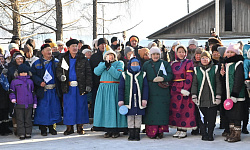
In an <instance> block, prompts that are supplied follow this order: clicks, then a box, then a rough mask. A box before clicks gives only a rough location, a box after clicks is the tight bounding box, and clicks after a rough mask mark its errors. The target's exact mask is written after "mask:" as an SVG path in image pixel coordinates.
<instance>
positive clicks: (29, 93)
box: [9, 64, 37, 140]
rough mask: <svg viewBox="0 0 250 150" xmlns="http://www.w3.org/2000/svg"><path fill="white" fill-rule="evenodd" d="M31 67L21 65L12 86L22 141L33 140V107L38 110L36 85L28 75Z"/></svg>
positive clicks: (12, 98)
mask: <svg viewBox="0 0 250 150" xmlns="http://www.w3.org/2000/svg"><path fill="white" fill-rule="evenodd" d="M28 72H29V67H28V66H27V65H25V64H21V65H20V66H19V67H18V75H19V76H17V77H16V79H14V80H13V81H12V82H11V85H10V91H11V93H10V95H9V97H10V100H11V102H12V103H15V111H16V119H17V134H18V135H19V136H20V139H21V140H23V139H25V138H31V132H32V118H31V115H32V107H33V108H36V106H37V98H36V96H35V94H34V93H33V90H34V83H33V81H32V80H31V79H30V76H29V75H28Z"/></svg>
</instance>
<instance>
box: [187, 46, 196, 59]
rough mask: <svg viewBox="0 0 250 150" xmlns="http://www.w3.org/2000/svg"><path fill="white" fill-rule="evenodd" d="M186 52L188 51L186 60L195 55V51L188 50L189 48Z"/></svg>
mask: <svg viewBox="0 0 250 150" xmlns="http://www.w3.org/2000/svg"><path fill="white" fill-rule="evenodd" d="M187 50H188V53H187V59H192V58H193V57H194V55H195V51H196V49H189V48H188V47H187Z"/></svg>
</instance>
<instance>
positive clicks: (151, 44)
mask: <svg viewBox="0 0 250 150" xmlns="http://www.w3.org/2000/svg"><path fill="white" fill-rule="evenodd" d="M153 44H155V45H156V46H157V44H156V43H155V42H150V43H148V49H151V48H152V46H153Z"/></svg>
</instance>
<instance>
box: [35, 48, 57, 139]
mask: <svg viewBox="0 0 250 150" xmlns="http://www.w3.org/2000/svg"><path fill="white" fill-rule="evenodd" d="M41 52H42V57H40V59H38V60H36V61H35V62H34V63H33V65H32V68H31V72H32V79H33V81H34V84H35V86H36V89H37V90H36V95H37V99H38V103H37V109H36V111H35V118H34V124H38V125H39V128H40V130H41V135H42V136H47V127H48V128H49V133H51V134H52V135H56V134H57V131H56V130H55V126H54V127H53V124H55V123H59V122H61V121H62V117H61V103H60V100H59V97H60V96H61V94H60V91H59V88H60V85H59V84H60V83H59V81H58V80H57V78H56V67H57V64H58V60H57V59H55V58H54V57H53V56H52V50H51V47H50V45H49V44H43V45H42V46H41Z"/></svg>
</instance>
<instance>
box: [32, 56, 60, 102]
mask: <svg viewBox="0 0 250 150" xmlns="http://www.w3.org/2000/svg"><path fill="white" fill-rule="evenodd" d="M50 61H52V70H53V73H54V76H55V84H56V91H57V95H58V97H61V92H60V82H59V81H58V79H57V78H56V67H57V64H58V60H57V59H56V58H54V57H52V59H51V60H50ZM31 72H32V80H33V81H34V84H35V91H36V95H37V99H43V97H44V87H41V86H40V85H41V83H42V82H44V80H43V76H44V74H45V66H44V59H43V57H40V58H39V59H38V60H37V61H35V62H34V63H33V65H32V68H31Z"/></svg>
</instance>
